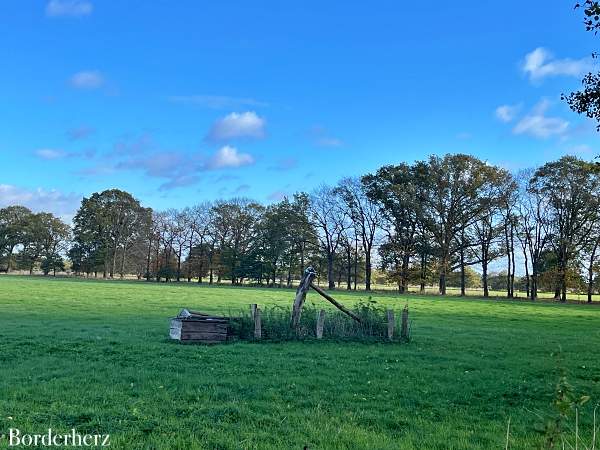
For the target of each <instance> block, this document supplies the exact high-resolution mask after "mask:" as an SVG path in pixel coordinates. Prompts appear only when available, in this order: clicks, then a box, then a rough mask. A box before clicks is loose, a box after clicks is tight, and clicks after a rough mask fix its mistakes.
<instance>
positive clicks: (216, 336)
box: [181, 332, 227, 341]
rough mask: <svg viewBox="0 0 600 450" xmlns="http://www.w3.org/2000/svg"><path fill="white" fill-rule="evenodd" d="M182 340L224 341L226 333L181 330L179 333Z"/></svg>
mask: <svg viewBox="0 0 600 450" xmlns="http://www.w3.org/2000/svg"><path fill="white" fill-rule="evenodd" d="M181 340H182V341H188V340H193V341H204V340H209V341H225V340H227V334H224V333H190V332H182V333H181Z"/></svg>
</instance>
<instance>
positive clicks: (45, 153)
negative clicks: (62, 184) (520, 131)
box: [35, 148, 67, 159]
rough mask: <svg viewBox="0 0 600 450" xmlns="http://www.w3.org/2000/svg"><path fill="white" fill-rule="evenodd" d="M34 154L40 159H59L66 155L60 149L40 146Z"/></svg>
mask: <svg viewBox="0 0 600 450" xmlns="http://www.w3.org/2000/svg"><path fill="white" fill-rule="evenodd" d="M35 155H36V156H37V157H38V158H42V159H61V158H64V157H65V156H67V153H66V152H64V151H62V150H55V149H52V148H41V149H39V150H36V151H35Z"/></svg>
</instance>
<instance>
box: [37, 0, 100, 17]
mask: <svg viewBox="0 0 600 450" xmlns="http://www.w3.org/2000/svg"><path fill="white" fill-rule="evenodd" d="M93 9H94V6H93V5H92V3H91V2H89V1H85V0H50V1H49V2H48V4H47V5H46V15H47V16H48V17H81V16H89V15H90V14H91V13H92V10H93Z"/></svg>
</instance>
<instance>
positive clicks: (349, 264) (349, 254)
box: [346, 243, 352, 291]
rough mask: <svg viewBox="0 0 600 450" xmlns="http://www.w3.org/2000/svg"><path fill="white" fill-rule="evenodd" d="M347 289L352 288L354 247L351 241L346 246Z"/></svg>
mask: <svg viewBox="0 0 600 450" xmlns="http://www.w3.org/2000/svg"><path fill="white" fill-rule="evenodd" d="M346 290H347V291H351V290H352V248H351V247H350V243H348V246H347V248H346Z"/></svg>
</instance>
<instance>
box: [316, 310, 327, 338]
mask: <svg viewBox="0 0 600 450" xmlns="http://www.w3.org/2000/svg"><path fill="white" fill-rule="evenodd" d="M324 324H325V310H324V309H322V310H321V311H319V314H317V339H322V338H323V325H324Z"/></svg>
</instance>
